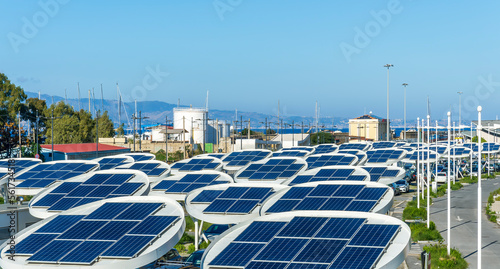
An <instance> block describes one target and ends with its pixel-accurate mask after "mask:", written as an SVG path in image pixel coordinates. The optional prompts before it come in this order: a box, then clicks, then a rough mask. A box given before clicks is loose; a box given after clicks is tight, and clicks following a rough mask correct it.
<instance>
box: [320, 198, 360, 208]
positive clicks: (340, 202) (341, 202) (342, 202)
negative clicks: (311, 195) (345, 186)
mask: <svg viewBox="0 0 500 269" xmlns="http://www.w3.org/2000/svg"><path fill="white" fill-rule="evenodd" d="M351 201H352V199H350V198H335V197H333V198H330V199H328V200H327V201H326V202H325V203H324V204H323V205H322V206H321V208H320V209H319V210H340V211H343V210H345V208H346V207H347V206H348V205H349V204H350V203H351Z"/></svg>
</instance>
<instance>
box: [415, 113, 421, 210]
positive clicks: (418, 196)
mask: <svg viewBox="0 0 500 269" xmlns="http://www.w3.org/2000/svg"><path fill="white" fill-rule="evenodd" d="M415 164H416V166H417V208H420V118H417V162H416V163H415Z"/></svg>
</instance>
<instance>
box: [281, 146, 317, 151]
mask: <svg viewBox="0 0 500 269" xmlns="http://www.w3.org/2000/svg"><path fill="white" fill-rule="evenodd" d="M282 150H283V151H286V150H305V151H309V152H313V151H314V148H312V147H291V148H283V149H282Z"/></svg>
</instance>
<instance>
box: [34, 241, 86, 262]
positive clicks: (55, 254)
mask: <svg viewBox="0 0 500 269" xmlns="http://www.w3.org/2000/svg"><path fill="white" fill-rule="evenodd" d="M81 243H82V241H68V240H54V241H52V242H50V243H49V244H48V245H46V246H45V247H44V248H42V249H41V250H39V251H38V252H37V253H35V254H34V255H33V256H31V257H29V258H28V261H37V262H57V261H58V260H60V259H61V258H62V257H64V256H65V255H66V254H67V253H68V252H70V251H71V250H73V249H74V248H76V247H77V246H78V245H80V244H81Z"/></svg>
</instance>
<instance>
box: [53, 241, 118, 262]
mask: <svg viewBox="0 0 500 269" xmlns="http://www.w3.org/2000/svg"><path fill="white" fill-rule="evenodd" d="M112 244H113V242H109V241H85V242H83V243H81V244H80V245H79V246H78V247H76V248H75V249H73V250H72V251H71V252H70V253H68V255H66V256H65V257H64V258H62V259H61V260H60V262H61V263H76V264H91V263H93V262H94V261H95V260H96V259H97V258H98V257H99V255H101V254H102V253H103V252H104V251H105V250H106V249H107V248H109V246H111V245H112Z"/></svg>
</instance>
